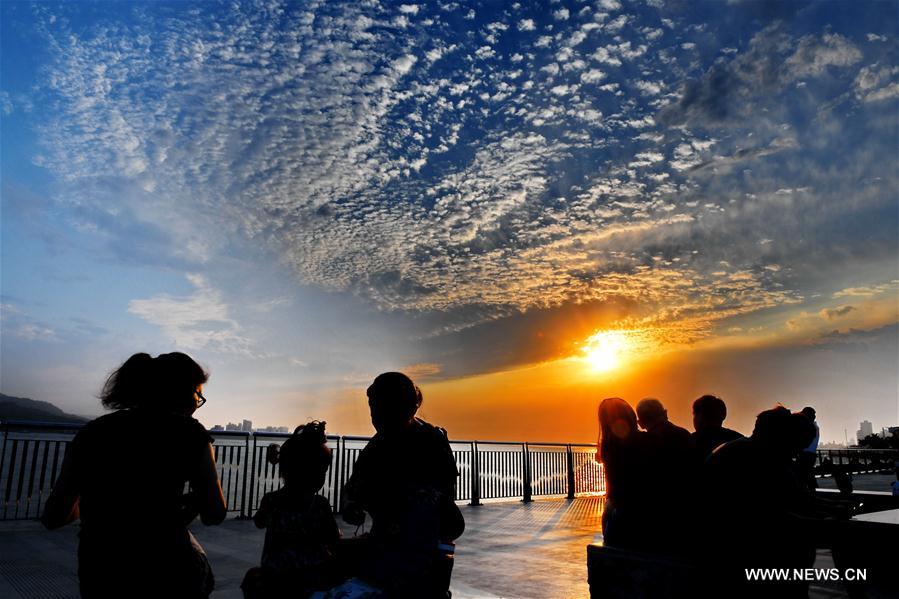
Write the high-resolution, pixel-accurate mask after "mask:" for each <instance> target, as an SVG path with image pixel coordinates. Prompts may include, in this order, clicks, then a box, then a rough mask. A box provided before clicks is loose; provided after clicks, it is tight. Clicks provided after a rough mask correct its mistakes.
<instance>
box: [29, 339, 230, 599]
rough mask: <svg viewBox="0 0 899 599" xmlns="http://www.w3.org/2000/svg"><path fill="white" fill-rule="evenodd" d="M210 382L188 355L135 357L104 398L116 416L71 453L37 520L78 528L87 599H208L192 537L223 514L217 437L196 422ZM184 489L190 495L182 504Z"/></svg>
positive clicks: (93, 427) (92, 428) (204, 564)
mask: <svg viewBox="0 0 899 599" xmlns="http://www.w3.org/2000/svg"><path fill="white" fill-rule="evenodd" d="M207 378H208V375H207V373H206V372H205V371H204V370H203V369H202V368H201V367H200V366H199V365H198V364H197V363H196V362H194V361H193V359H191V358H190V357H189V356H187V355H186V354H182V353H170V354H163V355H160V356H158V357H157V358H152V357H151V356H149V355H148V354H144V353H140V354H134V355H133V356H131V357H130V358H128V360H126V361H125V363H124V364H122V365H121V366H120V367H119V368H118V369H117V370H116V371H115V372H113V373H112V374H111V375H110V377H109V378H108V379H107V381H106V384H105V385H104V387H103V391H102V393H101V396H100V397H101V400H102V403H103V405H104V406H105V407H107V408H110V409H112V410H114V411H113V412H112V413H111V414H106V415H104V416H101V417H99V418H97V419H95V420H93V421H91V422H89V423H88V424H86V425H85V426H84V428H82V429H81V430H80V431H79V432H78V434H77V435H76V436H75V438H74V439H73V440H72V442H71V444H70V445H69V447H68V449H67V450H66V455H65V460H64V461H63V466H62V470H61V472H60V475H59V478H57V480H56V483H55V485H54V487H53V491H52V493H51V495H50V497H49V498H48V500H47V504H46V507H45V509H44V514H43V516H42V518H41V520H42V522H43V523H44V525H45V526H46V527H47V528H50V529H54V528H58V527H60V526H63V525H65V524H68V523H70V522H72V521H74V520H76V519H79V518H80V519H81V532H80V534H79V537H80V541H79V545H78V578H79V581H80V587H81V596H82V597H170V598H171V597H179V598H181V597H183V598H195V597H196V598H201V597H208V595H209V593H210V592H211V591H212V586H213V580H212V572H211V570H210V568H209V563H208V561H207V560H206V556H205V553H204V552H203V550H202V548H200V546H199V545H198V544H197V542H196V540H195V539H194V538H193V536H192V535H191V534H190V532H189V531H188V529H187V526H188V524H189V523H190V522H191V521H192V520H193V519H194V518H195V517H196V516H197V515H198V514H199V516H200V518H201V520H202V521H203V523H204V524H207V525H210V524H218V523H220V522H221V521H222V520H224V518H225V512H226V509H227V508H226V506H225V500H224V497H223V496H222V488H221V485H220V483H219V479H218V475H217V473H216V468H215V460H214V457H213V452H212V445H211V438H210V437H209V435H208V433H207V432H206V430H205V429H204V428H203V426H202V425H201V424H200V423H199V422H197V421H196V420H195V419H194V418H192V415H193V413H194V412H195V411H196V410H197V408H199V407H200V406H201V405H203V403H205V401H206V400H205V398H204V397H203V384H204V383H205V382H206V380H207ZM185 483H190V488H191V493H189V494H188V495H184V488H185Z"/></svg>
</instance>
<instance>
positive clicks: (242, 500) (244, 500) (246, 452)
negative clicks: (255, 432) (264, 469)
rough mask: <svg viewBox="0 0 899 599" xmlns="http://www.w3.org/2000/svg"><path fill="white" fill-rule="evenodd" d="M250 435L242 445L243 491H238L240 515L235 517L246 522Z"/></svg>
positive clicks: (247, 515) (247, 517) (247, 516)
mask: <svg viewBox="0 0 899 599" xmlns="http://www.w3.org/2000/svg"><path fill="white" fill-rule="evenodd" d="M251 434H252V433H247V437H246V439H244V444H243V448H244V451H243V476H242V477H241V478H242V479H243V489H241V491H240V515H239V516H238V517H237V519H238V520H247V519H249V517H250V516H249V514H248V513H247V484H248V482H247V481H248V476H249V474H250V471H249V470H248V469H247V464H248V463H249V461H250V435H251Z"/></svg>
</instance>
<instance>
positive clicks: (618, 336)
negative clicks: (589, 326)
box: [584, 331, 632, 372]
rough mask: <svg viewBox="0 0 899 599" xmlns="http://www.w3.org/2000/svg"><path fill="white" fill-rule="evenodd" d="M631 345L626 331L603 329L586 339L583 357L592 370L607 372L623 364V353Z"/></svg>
mask: <svg viewBox="0 0 899 599" xmlns="http://www.w3.org/2000/svg"><path fill="white" fill-rule="evenodd" d="M631 345H632V344H631V343H630V341H629V339H628V336H627V333H625V332H623V331H603V332H601V333H596V334H595V335H593V336H592V337H590V338H589V339H588V340H587V343H586V344H585V345H584V358H585V360H586V361H587V363H588V364H590V367H591V369H592V370H593V371H594V372H608V371H610V370H614V369H616V368H618V367H620V366H622V365H623V363H624V360H623V358H624V355H625V354H626V353H627V352H628V350H629V349H630V348H631Z"/></svg>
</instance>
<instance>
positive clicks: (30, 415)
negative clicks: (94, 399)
mask: <svg viewBox="0 0 899 599" xmlns="http://www.w3.org/2000/svg"><path fill="white" fill-rule="evenodd" d="M0 420H41V421H44V422H87V421H88V419H87V418H84V417H83V416H75V415H73V414H67V413H66V412H63V411H62V410H60V409H59V408H57V407H56V406H54V405H53V404H52V403H50V402H46V401H35V400H33V399H28V398H26V397H12V396H11V395H4V394H2V393H0Z"/></svg>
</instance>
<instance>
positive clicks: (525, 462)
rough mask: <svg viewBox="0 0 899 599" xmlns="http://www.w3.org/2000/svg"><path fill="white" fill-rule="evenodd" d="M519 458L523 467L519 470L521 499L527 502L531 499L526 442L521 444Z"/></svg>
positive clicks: (528, 457)
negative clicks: (521, 489)
mask: <svg viewBox="0 0 899 599" xmlns="http://www.w3.org/2000/svg"><path fill="white" fill-rule="evenodd" d="M521 459H522V461H523V466H524V467H523V468H522V470H521V478H522V481H521V482H522V483H523V485H522V486H523V487H524V497H522V498H521V500H522V501H523V502H524V503H529V502H531V501H532V499H531V452H530V450H529V449H528V444H527V443H522V444H521Z"/></svg>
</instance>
